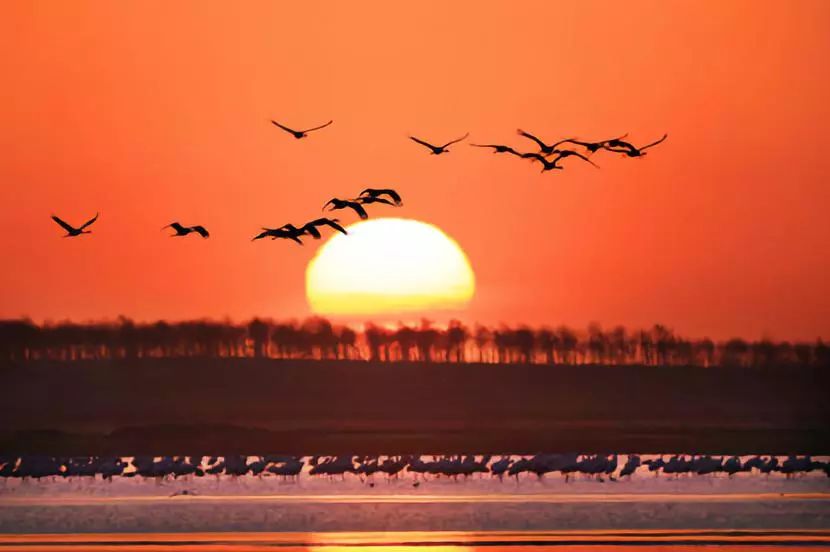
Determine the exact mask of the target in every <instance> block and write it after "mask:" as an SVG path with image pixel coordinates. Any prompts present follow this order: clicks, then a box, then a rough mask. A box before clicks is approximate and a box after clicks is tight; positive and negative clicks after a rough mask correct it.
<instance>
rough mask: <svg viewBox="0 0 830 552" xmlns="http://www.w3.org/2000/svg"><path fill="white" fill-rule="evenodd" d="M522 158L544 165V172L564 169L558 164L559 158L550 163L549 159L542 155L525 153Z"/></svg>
mask: <svg viewBox="0 0 830 552" xmlns="http://www.w3.org/2000/svg"><path fill="white" fill-rule="evenodd" d="M521 157H523V158H525V159H531V160H533V161H538V162H540V163H541V164H542V172H545V171H552V170H554V169H558V170H560V171H561V170H562V169H563V168H564V167H560V166H559V165H557V164H556V162H557V161H559V158H558V157H557V158H555V159H554V160H553V161H550V160H549V159H548V158H547V157H545V156H544V155H542V154H541V153H524V154H521Z"/></svg>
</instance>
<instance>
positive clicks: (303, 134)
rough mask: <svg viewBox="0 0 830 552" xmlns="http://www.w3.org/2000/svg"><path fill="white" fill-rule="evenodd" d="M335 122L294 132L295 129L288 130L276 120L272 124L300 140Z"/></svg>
mask: <svg viewBox="0 0 830 552" xmlns="http://www.w3.org/2000/svg"><path fill="white" fill-rule="evenodd" d="M333 122H334V120H331V121H329V122H328V123H326V124H324V125H320V126H316V127H314V128H307V129H305V130H294V129H293V128H288V127H287V126H285V125H281V124H279V123H278V122H276V121H274V120H272V121H271V123H273V124H274V125H276V126H278V127H279V128H281V129H283V130H284V131H285V132H287V133H288V134H290V135H292V136H293V137H294V138H296V139H297V140H299V139H300V138H305V137H306V136H308V133H309V132H312V131H314V130H320V129H321V128H326V127H327V126H329V125H330V124H332V123H333Z"/></svg>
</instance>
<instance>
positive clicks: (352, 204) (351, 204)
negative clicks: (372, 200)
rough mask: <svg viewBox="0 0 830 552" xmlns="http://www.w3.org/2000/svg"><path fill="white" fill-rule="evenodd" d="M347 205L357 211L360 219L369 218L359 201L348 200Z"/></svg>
mask: <svg viewBox="0 0 830 552" xmlns="http://www.w3.org/2000/svg"><path fill="white" fill-rule="evenodd" d="M347 206H348V207H351V208H352V209H353V210H354V212H355V213H357V215H358V216H359V217H360V218H361V219H364V220H365V219H367V218H369V215H368V214H367V213H366V209H364V208H363V206H362V205H361V204H360V203H355V202H354V201H350V202H348V204H347Z"/></svg>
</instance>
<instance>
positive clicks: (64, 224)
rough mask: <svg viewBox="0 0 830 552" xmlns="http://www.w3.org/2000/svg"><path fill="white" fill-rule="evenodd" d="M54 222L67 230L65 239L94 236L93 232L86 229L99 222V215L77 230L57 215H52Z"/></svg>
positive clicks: (96, 214)
mask: <svg viewBox="0 0 830 552" xmlns="http://www.w3.org/2000/svg"><path fill="white" fill-rule="evenodd" d="M52 220H54V221H55V222H57V223H58V224H59V225H60V227H61V228H63V229H64V230H66V235H65V236H64V238H74V237H75V236H80V235H81V234H92V230H85V228H86V227H87V226H89V225H91V224H92V223H93V222H95V221H96V220H98V213H95V216H94V217H92V218H91V219H89V220H88V221H86V222H85V223H83V224H82V225H81V226H80V227H78V228H75V227H74V226H72V225H71V224H69V223H67V222H66V221H63V220H61V219H60V218H58V217H57V216H55V215H52Z"/></svg>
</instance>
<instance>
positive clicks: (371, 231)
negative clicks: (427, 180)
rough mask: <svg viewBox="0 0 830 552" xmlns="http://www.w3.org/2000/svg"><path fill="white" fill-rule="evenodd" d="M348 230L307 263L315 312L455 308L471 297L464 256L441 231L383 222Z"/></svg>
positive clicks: (471, 278)
mask: <svg viewBox="0 0 830 552" xmlns="http://www.w3.org/2000/svg"><path fill="white" fill-rule="evenodd" d="M347 230H348V232H349V235H348V236H344V235H343V234H336V235H334V236H333V237H332V238H331V239H330V240H329V241H328V242H327V243H326V244H324V245H323V246H322V247H321V248H320V250H319V251H318V252H317V255H316V256H315V257H314V259H312V261H311V262H310V263H309V265H308V270H307V272H306V294H307V296H308V301H309V304H310V305H311V309H312V310H313V311H314V312H315V313H319V314H379V313H395V312H412V311H425V310H456V309H461V308H463V307H465V306H466V305H467V303H468V302H469V300H470V299H471V298H472V296H473V293H474V290H475V276H474V274H473V270H472V267H471V266H470V263H469V261H468V260H467V256H466V255H465V254H464V251H463V250H462V249H461V247H459V245H458V243H456V242H455V240H453V239H452V238H450V237H449V236H447V235H446V234H445V233H444V232H442V231H441V230H440V229H439V228H437V227H435V226H433V225H431V224H427V223H425V222H420V221H417V220H409V219H400V218H383V219H374V220H368V221H364V222H358V223H357V224H353V225H352V226H349V227H348V228H347Z"/></svg>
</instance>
